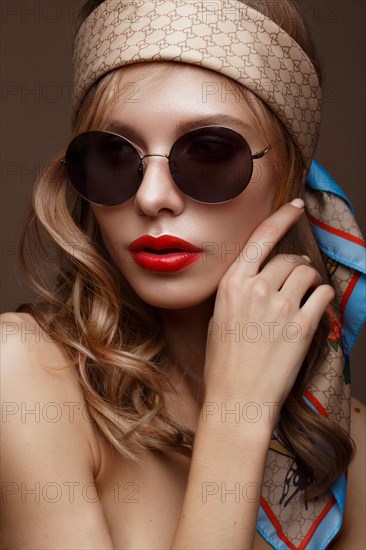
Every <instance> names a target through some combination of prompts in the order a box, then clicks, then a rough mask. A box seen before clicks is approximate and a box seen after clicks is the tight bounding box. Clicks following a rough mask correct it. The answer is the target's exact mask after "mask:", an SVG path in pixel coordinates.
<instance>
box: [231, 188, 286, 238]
mask: <svg viewBox="0 0 366 550" xmlns="http://www.w3.org/2000/svg"><path fill="white" fill-rule="evenodd" d="M252 183H253V185H249V186H248V187H247V189H246V190H245V191H244V193H242V195H240V196H239V197H238V198H237V200H235V201H233V202H232V203H228V212H227V222H226V224H225V225H226V230H225V231H224V233H225V236H226V240H227V241H228V242H232V243H238V242H239V243H240V244H241V248H243V246H244V244H245V243H246V242H247V241H248V239H250V236H251V234H252V233H253V231H254V230H255V229H256V228H257V227H258V225H259V224H260V223H261V222H262V221H264V220H265V219H266V218H268V217H269V216H270V215H271V212H272V205H273V201H274V197H275V190H274V186H270V185H263V184H262V185H261V184H258V185H256V183H255V182H252ZM222 229H223V228H222Z"/></svg>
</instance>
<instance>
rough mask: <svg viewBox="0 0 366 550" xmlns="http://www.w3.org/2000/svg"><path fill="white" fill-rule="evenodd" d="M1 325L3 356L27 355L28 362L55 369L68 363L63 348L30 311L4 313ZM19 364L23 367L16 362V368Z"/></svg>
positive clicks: (1, 316) (0, 318) (18, 356)
mask: <svg viewBox="0 0 366 550" xmlns="http://www.w3.org/2000/svg"><path fill="white" fill-rule="evenodd" d="M0 325H1V348H2V351H1V353H2V356H6V357H10V356H13V357H15V356H16V357H17V358H18V359H19V358H20V357H27V359H28V364H33V363H36V364H37V365H39V366H41V365H43V366H44V367H51V368H52V367H53V369H54V370H58V369H61V368H62V367H63V366H65V365H66V362H67V360H66V357H65V355H64V353H63V352H62V350H61V348H60V347H59V346H58V345H57V344H56V342H54V341H53V340H52V339H51V338H50V336H49V335H48V334H47V333H46V332H45V331H44V330H43V329H42V328H41V327H40V325H39V324H38V323H37V322H36V320H35V319H34V317H32V315H30V314H29V313H15V312H7V313H2V314H1V315H0ZM3 363H4V362H3ZM17 366H18V367H19V368H21V364H18V363H17V364H14V368H17Z"/></svg>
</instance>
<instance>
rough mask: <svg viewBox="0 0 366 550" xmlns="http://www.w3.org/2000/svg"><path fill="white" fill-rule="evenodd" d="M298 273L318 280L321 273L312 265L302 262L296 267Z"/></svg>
mask: <svg viewBox="0 0 366 550" xmlns="http://www.w3.org/2000/svg"><path fill="white" fill-rule="evenodd" d="M296 271H297V273H298V274H300V275H302V276H303V277H304V278H306V279H310V280H318V279H319V277H320V273H319V272H318V271H317V270H316V269H315V268H314V267H312V266H311V265H306V264H301V265H298V266H297V267H296Z"/></svg>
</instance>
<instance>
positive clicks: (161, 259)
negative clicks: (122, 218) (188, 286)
mask: <svg viewBox="0 0 366 550" xmlns="http://www.w3.org/2000/svg"><path fill="white" fill-rule="evenodd" d="M128 249H129V251H130V252H131V256H132V259H133V260H134V261H135V262H136V264H137V265H138V266H140V267H142V268H143V269H147V270H149V271H159V272H163V273H173V272H176V271H180V270H181V269H184V268H185V267H187V266H189V265H190V264H192V263H193V262H195V261H197V260H198V259H199V258H200V257H201V256H202V253H203V251H202V249H201V248H197V246H194V245H193V244H191V243H188V242H187V241H184V240H183V239H179V238H178V237H173V236H172V235H162V236H161V237H152V236H151V235H143V236H142V237H139V238H138V239H136V240H135V241H133V242H132V243H130V244H129V246H128Z"/></svg>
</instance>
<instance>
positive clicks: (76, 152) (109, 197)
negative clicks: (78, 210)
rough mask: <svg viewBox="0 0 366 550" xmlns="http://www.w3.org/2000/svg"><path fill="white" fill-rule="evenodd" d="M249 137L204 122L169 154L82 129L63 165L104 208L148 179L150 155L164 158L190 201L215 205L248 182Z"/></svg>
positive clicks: (250, 167) (74, 181) (254, 156)
mask: <svg viewBox="0 0 366 550" xmlns="http://www.w3.org/2000/svg"><path fill="white" fill-rule="evenodd" d="M270 148H271V146H268V147H266V149H264V150H263V151H261V152H259V153H255V154H252V152H251V150H250V147H249V145H248V143H247V141H246V140H245V139H244V138H243V136H241V135H240V134H238V133H237V132H235V131H234V130H231V129H229V128H224V127H222V126H204V127H202V128H196V129H194V130H191V131H189V132H187V133H186V134H183V135H182V136H180V137H179V138H178V139H177V141H176V142H175V143H174V144H173V146H172V148H171V150H170V153H169V155H152V154H151V155H150V154H149V155H144V156H141V155H140V153H139V152H138V150H137V149H136V147H135V146H134V145H133V143H132V142H131V141H129V140H128V139H126V138H124V137H122V136H120V135H118V134H115V133H112V132H104V131H90V132H84V133H82V134H79V135H78V136H76V137H75V138H74V139H73V140H72V141H71V143H70V144H69V146H68V148H67V151H66V155H65V158H63V159H62V160H61V163H63V165H64V166H65V167H66V172H67V175H68V178H69V181H70V183H71V184H72V186H73V187H74V188H75V189H76V191H77V192H78V193H79V194H80V195H81V196H82V197H83V198H84V199H86V200H87V201H89V202H92V203H94V204H97V205H100V206H116V205H119V204H122V203H124V202H126V201H127V200H128V199H129V198H130V197H132V196H133V195H134V194H135V193H136V192H137V190H138V188H139V186H140V184H141V182H142V179H143V177H144V168H145V163H144V159H145V158H146V157H153V156H157V157H166V158H167V159H168V163H169V169H170V173H171V176H172V178H173V180H174V182H175V183H176V185H177V186H178V187H179V189H180V190H181V191H182V192H183V193H184V194H185V195H187V196H188V197H190V198H191V199H193V200H195V201H198V202H202V203H206V204H216V203H222V202H227V201H230V200H232V199H234V198H235V197H237V196H238V195H239V194H240V193H242V191H244V189H245V188H246V186H247V185H248V183H249V182H250V179H251V177H252V173H253V160H254V159H259V158H262V157H263V156H264V155H265V154H266V153H267V152H268V151H269V150H270Z"/></svg>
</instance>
